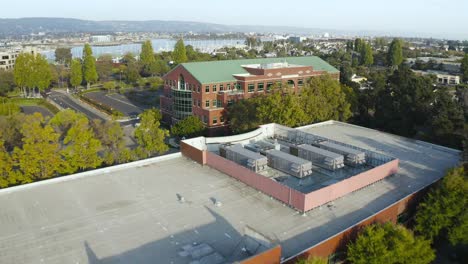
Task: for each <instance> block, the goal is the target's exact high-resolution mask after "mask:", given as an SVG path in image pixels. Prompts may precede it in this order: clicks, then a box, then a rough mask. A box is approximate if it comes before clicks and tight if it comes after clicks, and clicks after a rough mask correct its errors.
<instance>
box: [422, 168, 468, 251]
mask: <svg viewBox="0 0 468 264" xmlns="http://www.w3.org/2000/svg"><path fill="white" fill-rule="evenodd" d="M466 208H468V172H467V171H466V170H465V168H463V167H458V168H454V169H451V170H449V171H448V172H447V174H446V175H445V177H444V178H443V179H442V180H441V181H440V182H439V183H437V185H436V186H435V187H434V188H432V189H431V190H430V192H429V193H428V194H427V196H426V197H425V199H424V201H423V202H422V203H420V204H419V207H418V210H417V212H416V216H415V220H416V225H415V227H414V229H415V231H416V232H418V233H419V234H421V235H422V236H424V237H426V238H427V239H430V240H436V239H439V238H441V237H445V238H448V240H449V241H450V243H451V244H452V245H456V244H459V243H461V244H466V243H468V217H467V211H466Z"/></svg>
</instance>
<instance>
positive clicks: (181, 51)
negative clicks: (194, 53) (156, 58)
mask: <svg viewBox="0 0 468 264" xmlns="http://www.w3.org/2000/svg"><path fill="white" fill-rule="evenodd" d="M172 57H173V59H174V62H175V63H176V64H180V63H184V62H187V60H188V58H187V51H186V49H185V44H184V40H182V39H179V40H178V41H177V43H176V44H175V46H174V51H173V52H172Z"/></svg>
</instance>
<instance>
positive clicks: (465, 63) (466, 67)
mask: <svg viewBox="0 0 468 264" xmlns="http://www.w3.org/2000/svg"><path fill="white" fill-rule="evenodd" d="M460 70H461V73H462V80H463V81H464V82H468V53H465V56H464V57H463V59H462V61H461V66H460Z"/></svg>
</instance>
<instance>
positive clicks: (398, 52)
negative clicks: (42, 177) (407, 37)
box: [387, 39, 403, 67]
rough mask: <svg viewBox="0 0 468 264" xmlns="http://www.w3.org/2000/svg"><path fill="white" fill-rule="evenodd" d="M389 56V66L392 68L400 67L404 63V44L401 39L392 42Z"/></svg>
mask: <svg viewBox="0 0 468 264" xmlns="http://www.w3.org/2000/svg"><path fill="white" fill-rule="evenodd" d="M387 56H388V57H387V61H388V64H389V66H391V67H398V66H400V65H401V64H402V63H403V44H402V42H401V40H400V39H394V40H393V41H392V43H391V44H390V48H389V49H388V55H387Z"/></svg>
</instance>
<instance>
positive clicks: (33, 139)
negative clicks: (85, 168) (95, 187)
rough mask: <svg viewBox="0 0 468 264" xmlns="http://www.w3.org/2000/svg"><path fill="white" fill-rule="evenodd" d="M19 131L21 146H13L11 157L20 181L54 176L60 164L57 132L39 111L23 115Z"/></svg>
mask: <svg viewBox="0 0 468 264" xmlns="http://www.w3.org/2000/svg"><path fill="white" fill-rule="evenodd" d="M21 133H22V134H23V136H24V137H23V146H22V148H18V147H17V148H15V150H14V152H13V157H14V160H15V163H16V164H17V165H18V169H19V171H20V173H21V175H22V176H23V177H24V179H23V181H22V182H21V183H25V182H31V181H36V180H40V179H47V178H51V177H54V176H55V175H56V174H57V173H58V172H59V171H60V168H61V166H62V159H61V156H60V145H59V141H58V139H59V134H58V133H56V132H55V131H54V129H53V128H52V127H51V126H50V125H48V124H46V123H45V121H44V118H43V116H42V115H41V114H40V113H34V114H33V115H28V116H26V117H25V122H24V123H23V125H22V128H21Z"/></svg>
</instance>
